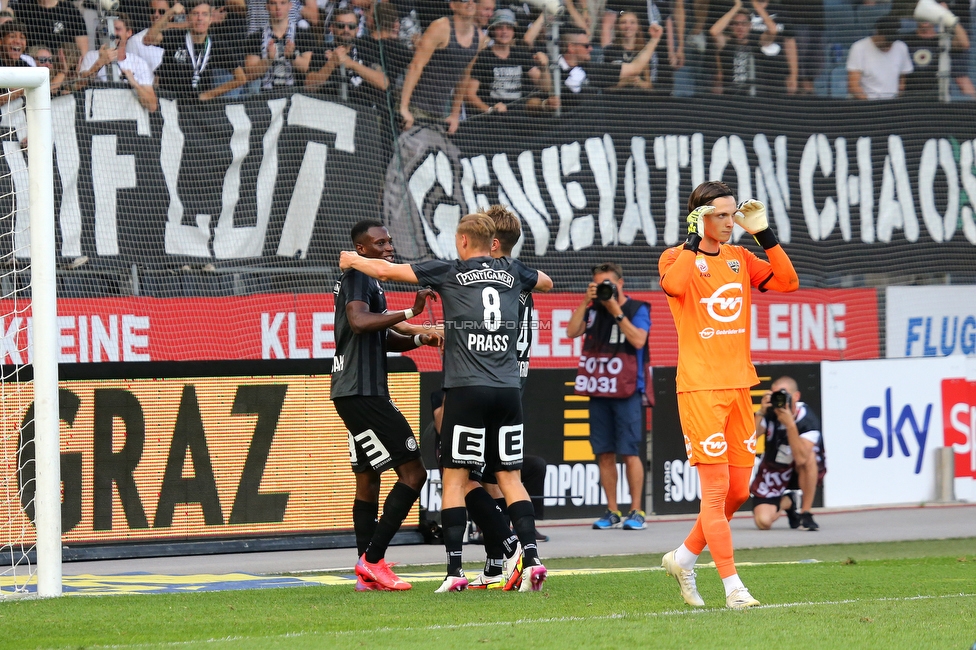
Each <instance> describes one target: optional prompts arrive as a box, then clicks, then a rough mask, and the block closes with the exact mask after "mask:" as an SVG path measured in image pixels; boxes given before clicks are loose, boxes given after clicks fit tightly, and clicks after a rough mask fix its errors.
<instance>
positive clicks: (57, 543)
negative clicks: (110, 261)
mask: <svg viewBox="0 0 976 650" xmlns="http://www.w3.org/2000/svg"><path fill="white" fill-rule="evenodd" d="M0 88H7V89H10V90H16V89H18V88H21V89H23V90H24V97H25V113H26V120H27V146H28V155H27V174H28V188H29V192H28V196H29V228H30V310H31V317H32V319H31V320H32V327H31V330H32V335H31V339H32V343H31V347H32V352H31V354H29V356H32V359H30V363H31V365H32V366H33V368H32V370H33V399H34V441H33V442H34V472H33V474H34V486H33V487H34V489H33V492H34V528H35V532H36V545H35V557H36V565H35V566H36V580H37V595H38V596H40V597H42V598H43V597H52V596H59V595H60V594H61V589H62V587H61V449H60V418H59V406H58V359H57V345H56V343H57V295H56V293H57V282H56V277H55V246H56V244H55V229H54V148H53V135H52V126H51V84H50V78H49V72H48V70H47V69H46V68H43V67H37V68H26V67H24V68H9V67H0ZM15 268H16V266H15ZM8 412H9V411H8ZM4 425H5V426H8V427H9V423H4ZM16 426H17V427H19V426H20V423H19V422H17V423H16ZM22 489H26V488H22ZM17 505H18V506H19V505H20V504H17ZM3 541H4V543H7V540H3ZM0 568H2V567H0Z"/></svg>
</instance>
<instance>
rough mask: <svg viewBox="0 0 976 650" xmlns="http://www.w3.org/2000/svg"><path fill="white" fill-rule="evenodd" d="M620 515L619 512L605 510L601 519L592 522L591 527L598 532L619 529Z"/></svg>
mask: <svg viewBox="0 0 976 650" xmlns="http://www.w3.org/2000/svg"><path fill="white" fill-rule="evenodd" d="M621 521H622V515H621V513H620V511H619V510H607V511H606V512H605V513H604V515H603V516H602V517H600V518H599V519H597V520H596V521H594V522H593V527H594V528H597V529H599V530H609V529H610V528H620V525H621Z"/></svg>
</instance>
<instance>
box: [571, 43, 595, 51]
mask: <svg viewBox="0 0 976 650" xmlns="http://www.w3.org/2000/svg"><path fill="white" fill-rule="evenodd" d="M573 45H579V46H580V47H585V48H586V49H588V50H591V49H593V43H573Z"/></svg>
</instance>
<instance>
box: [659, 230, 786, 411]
mask: <svg viewBox="0 0 976 650" xmlns="http://www.w3.org/2000/svg"><path fill="white" fill-rule="evenodd" d="M682 250H684V249H683V247H682V246H677V247H675V248H669V249H668V250H666V251H664V253H663V254H662V255H661V259H660V261H659V262H658V269H659V271H660V273H661V286H662V287H663V288H664V290H665V292H666V293H667V294H668V305H669V306H670V307H671V315H672V316H673V317H674V324H675V328H676V329H677V330H678V376H677V389H678V392H679V393H680V392H684V391H692V390H721V389H728V388H748V387H750V386H755V385H756V384H758V383H759V378H758V376H757V375H756V368H755V366H753V365H752V359H751V356H750V348H749V346H750V337H751V330H752V287H762V286H763V285H764V284H765V283H766V282H768V281H769V280H770V279H771V278H772V277H773V270H772V266H771V265H770V263H769V262H767V261H765V260H763V259H760V258H758V257H757V256H756V255H755V254H754V253H752V252H751V251H749V250H748V249H746V248H743V247H742V246H735V245H729V244H724V245H722V246H721V248H719V252H718V253H715V254H709V253H703V252H699V253H697V254H696V256H695V259H694V267H695V268H693V269H691V272H690V274H688V277H687V278H686V277H685V273H686V272H687V268H677V267H676V268H675V269H674V271H675V273H674V274H673V276H672V277H670V278H667V279H666V277H665V276H666V274H667V273H668V271H669V270H670V269H671V268H672V267H673V266H674V265H675V262H677V260H678V257H679V255H680V254H681V252H682ZM686 264H687V262H686V261H685V260H682V264H679V266H680V267H686ZM791 270H792V269H791ZM676 276H681V277H676ZM669 289H670V291H669Z"/></svg>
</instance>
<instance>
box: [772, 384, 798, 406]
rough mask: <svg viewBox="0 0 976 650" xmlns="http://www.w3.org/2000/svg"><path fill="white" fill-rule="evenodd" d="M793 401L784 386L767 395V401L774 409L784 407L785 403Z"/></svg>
mask: <svg viewBox="0 0 976 650" xmlns="http://www.w3.org/2000/svg"><path fill="white" fill-rule="evenodd" d="M792 401H793V398H791V397H790V394H789V393H788V392H787V391H786V389H785V388H780V389H779V390H778V391H776V392H775V393H773V394H772V395H770V396H769V403H770V404H772V406H773V408H774V409H781V408H785V407H786V405H787V404H789V403H790V402H792Z"/></svg>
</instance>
